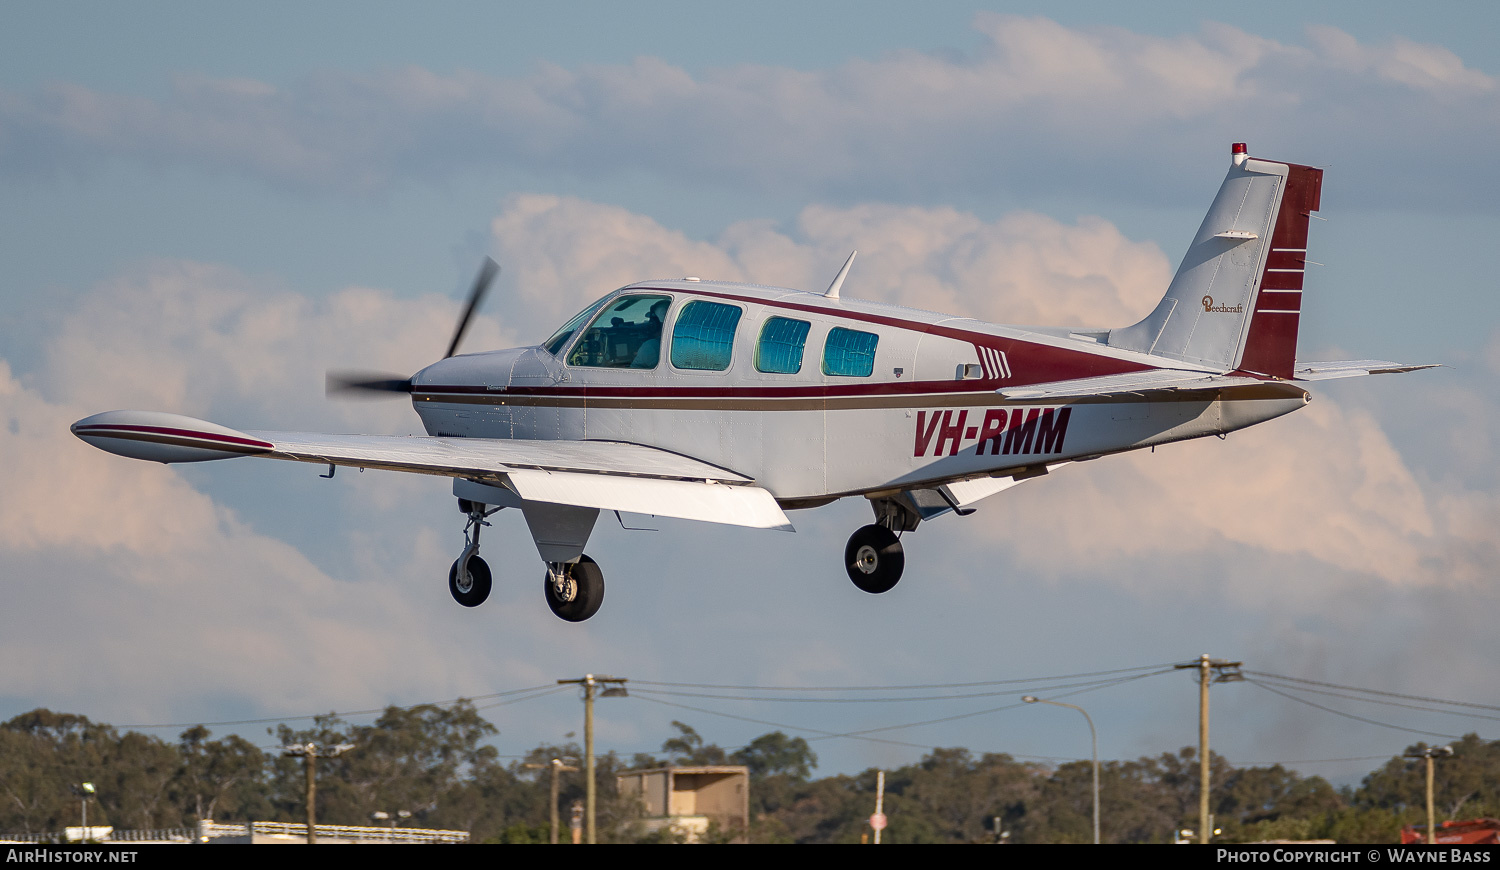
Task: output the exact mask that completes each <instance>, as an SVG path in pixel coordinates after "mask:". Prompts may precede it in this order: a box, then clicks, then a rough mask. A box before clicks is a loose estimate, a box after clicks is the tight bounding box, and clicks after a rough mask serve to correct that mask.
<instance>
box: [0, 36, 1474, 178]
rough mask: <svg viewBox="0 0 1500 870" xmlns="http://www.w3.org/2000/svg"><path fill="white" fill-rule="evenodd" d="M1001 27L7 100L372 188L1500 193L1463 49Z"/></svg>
mask: <svg viewBox="0 0 1500 870" xmlns="http://www.w3.org/2000/svg"><path fill="white" fill-rule="evenodd" d="M975 27H976V29H977V30H978V31H979V32H980V33H981V34H982V35H983V37H984V39H985V43H984V44H983V46H982V47H981V48H980V49H979V50H978V51H977V52H976V53H975V54H974V55H973V56H971V57H967V58H954V57H951V56H947V55H940V54H923V53H918V52H910V51H907V52H898V53H894V54H891V55H889V56H886V57H882V58H880V59H876V60H855V61H850V62H847V63H845V64H842V65H840V66H836V67H833V68H831V69H827V70H818V71H802V70H793V69H787V68H781V67H769V66H737V67H730V68H724V69H717V70H712V71H709V72H707V73H705V74H703V75H700V76H693V75H690V74H689V73H687V72H686V71H684V70H682V69H681V68H678V67H675V66H672V65H671V64H670V63H668V62H666V61H664V60H661V59H658V58H651V57H643V58H638V59H637V60H635V61H633V62H632V63H630V64H626V65H620V66H607V67H606V66H593V67H581V68H578V69H564V68H561V67H556V66H550V65H548V66H542V67H541V68H539V69H538V70H537V71H536V72H534V73H532V74H531V75H528V76H525V77H518V78H492V77H487V76H484V75H480V74H477V73H473V72H463V71H461V72H456V73H453V74H451V75H441V74H438V73H435V72H433V71H431V70H427V69H423V68H420V67H405V68H399V69H393V70H389V71H384V72H378V73H370V74H357V73H348V72H325V73H321V74H318V75H315V76H312V77H310V78H308V79H307V80H305V81H303V82H301V83H300V84H297V85H295V86H293V87H290V88H275V87H271V86H270V85H267V84H264V83H259V82H254V81H245V80H241V79H233V80H221V81H212V80H203V79H195V78H182V79H180V80H179V81H178V82H177V85H176V88H175V90H174V92H173V94H172V96H170V97H169V98H166V99H163V100H149V99H144V98H139V97H127V96H122V95H118V94H111V93H105V92H98V91H92V90H89V89H86V88H83V87H80V86H77V85H71V84H60V85H55V86H51V87H49V88H47V89H45V90H43V91H41V92H39V93H34V94H21V93H16V92H10V93H0V128H3V129H4V130H5V131H6V133H7V136H6V139H5V140H4V141H3V146H4V147H5V149H6V151H5V155H6V157H7V160H6V163H7V164H8V165H10V166H12V167H14V168H15V169H16V170H17V171H27V172H34V171H35V169H36V168H37V166H38V165H46V166H59V165H73V163H72V162H71V161H76V160H79V159H81V158H83V155H92V156H93V158H95V159H97V158H99V157H113V156H127V157H131V158H134V159H138V160H142V161H145V162H147V163H149V164H153V165H160V164H169V165H175V164H181V163H186V164H192V165H207V166H212V167H217V168H227V169H230V170H233V171H236V172H242V173H247V174H250V175H254V176H258V177H261V178H264V179H268V180H270V181H272V182H274V183H277V184H284V185H290V186H293V187H296V188H299V189H320V190H323V189H333V190H343V191H371V190H377V189H381V188H384V187H386V186H387V185H389V184H390V183H392V182H393V181H395V180H407V179H430V178H433V177H435V176H437V177H441V176H446V175H449V174H451V173H454V172H460V171H464V170H466V169H469V168H474V167H480V168H490V167H507V168H514V167H521V168H524V169H525V170H527V171H530V172H554V171H560V172H564V173H569V174H576V175H584V176H598V175H620V174H624V173H632V172H637V171H642V170H644V171H646V172H648V173H659V174H662V175H664V176H668V177H671V178H673V179H674V180H676V181H678V182H681V181H683V180H694V181H698V182H704V181H707V182H712V183H714V184H718V185H731V186H738V185H748V186H752V187H755V188H773V189H779V190H785V191H803V192H806V191H813V192H816V193H818V194H825V195H826V194H828V193H834V194H837V195H839V196H843V197H847V196H848V195H849V193H850V192H851V191H857V192H858V194H857V195H858V197H859V198H868V197H870V196H872V195H875V196H879V197H881V198H886V199H890V198H906V197H910V196H913V195H918V196H931V195H932V194H933V193H934V192H935V191H936V192H942V193H945V194H952V193H954V192H972V191H975V190H981V191H985V192H986V193H987V194H988V195H990V196H995V195H998V194H1000V193H1003V192H1005V191H1006V190H1016V189H1031V187H1032V186H1033V185H1034V184H1035V183H1036V178H1035V167H1036V166H1037V165H1039V164H1050V165H1057V164H1061V165H1063V166H1065V167H1067V169H1066V171H1062V172H1052V173H1048V174H1047V175H1046V178H1047V181H1048V183H1049V184H1054V185H1061V188H1062V189H1064V190H1068V191H1069V192H1077V191H1087V192H1088V193H1089V195H1090V196H1092V197H1095V198H1097V197H1100V196H1125V197H1129V198H1132V199H1134V198H1139V197H1141V196H1150V197H1156V198H1160V196H1161V195H1162V190H1163V185H1162V184H1160V183H1155V182H1148V181H1146V180H1144V179H1141V178H1139V177H1136V174H1135V172H1134V167H1135V166H1138V165H1140V164H1141V162H1142V161H1143V160H1151V161H1153V162H1156V163H1159V164H1161V165H1167V166H1170V165H1174V164H1184V163H1185V162H1186V161H1193V162H1192V163H1191V164H1189V165H1201V163H1200V162H1199V161H1202V160H1204V159H1205V158H1204V153H1203V152H1204V149H1205V148H1207V147H1208V145H1209V143H1213V147H1214V149H1215V151H1217V149H1219V148H1222V147H1223V146H1224V145H1225V144H1227V142H1228V141H1231V140H1232V139H1243V138H1253V139H1257V140H1259V141H1260V142H1263V143H1269V144H1270V145H1273V146H1274V147H1276V148H1278V149H1281V148H1287V149H1294V150H1293V151H1291V153H1278V154H1276V155H1274V156H1277V157H1281V158H1284V159H1295V160H1299V161H1302V162H1316V161H1319V160H1321V161H1323V162H1328V161H1331V160H1333V159H1334V158H1335V157H1337V159H1338V160H1339V163H1340V170H1341V172H1351V173H1355V174H1362V173H1369V174H1371V175H1380V174H1387V173H1386V168H1387V167H1388V166H1389V161H1392V160H1401V159H1403V158H1407V159H1406V164H1407V172H1406V173H1404V174H1403V176H1402V179H1401V180H1400V183H1399V184H1396V185H1395V186H1394V189H1393V187H1392V185H1389V184H1388V185H1386V186H1384V187H1380V188H1367V187H1361V188H1360V189H1361V194H1360V195H1361V196H1379V197H1386V198H1387V201H1389V198H1390V197H1393V196H1395V195H1396V193H1397V192H1399V193H1400V195H1402V196H1413V197H1427V198H1428V199H1430V197H1431V196H1433V191H1434V190H1440V191H1442V192H1443V194H1444V195H1445V196H1446V195H1450V194H1453V193H1454V192H1457V193H1460V194H1463V195H1465V196H1466V199H1465V200H1464V201H1465V202H1467V203H1469V204H1470V205H1471V206H1473V207H1482V208H1489V207H1491V206H1492V203H1489V202H1487V201H1486V200H1485V199H1484V198H1483V197H1480V196H1478V195H1477V194H1472V193H1468V191H1472V190H1482V189H1487V188H1490V187H1493V186H1495V185H1493V184H1486V183H1485V181H1484V179H1493V176H1492V175H1490V174H1488V173H1493V172H1494V170H1493V169H1489V168H1487V167H1489V166H1490V164H1491V163H1492V162H1493V161H1490V160H1488V159H1487V155H1486V154H1485V152H1484V151H1483V150H1482V149H1483V148H1484V143H1486V142H1488V141H1493V139H1494V138H1495V134H1496V133H1500V130H1497V129H1496V128H1497V124H1500V112H1497V111H1496V108H1497V103H1496V100H1497V90H1496V88H1495V87H1494V79H1493V78H1492V77H1491V76H1489V75H1488V74H1486V73H1484V72H1482V71H1480V70H1476V69H1472V68H1470V67H1467V66H1465V65H1464V63H1463V62H1462V60H1461V59H1460V58H1459V57H1458V56H1457V55H1455V54H1454V53H1453V52H1452V51H1450V50H1448V49H1446V48H1444V47H1442V46H1437V45H1426V44H1419V43H1414V42H1411V41H1407V40H1401V39H1397V40H1392V41H1390V42H1387V43H1384V44H1364V43H1360V42H1358V41H1357V40H1356V39H1355V38H1354V37H1352V36H1350V35H1349V34H1347V33H1345V32H1343V31H1340V30H1337V29H1335V28H1331V27H1315V28H1311V29H1310V30H1309V32H1308V37H1307V44H1306V45H1296V44H1286V43H1281V42H1277V41H1275V40H1270V39H1266V38H1264V37H1260V36H1257V35H1255V34H1253V33H1250V32H1247V31H1245V30H1242V29H1239V28H1237V27H1234V26H1231V25H1227V24H1212V23H1211V24H1206V25H1204V26H1203V28H1202V29H1201V30H1200V31H1199V32H1197V33H1193V34H1183V35H1177V36H1167V37H1163V36H1153V35H1145V34H1140V33H1135V32H1131V31H1127V30H1123V29H1076V28H1070V27H1066V26H1064V25H1061V24H1058V23H1057V22H1054V21H1051V20H1048V19H1045V18H1021V17H1015V16H1006V15H995V14H990V13H983V14H980V15H978V16H976V18H975ZM1251 133H1253V134H1254V135H1253V136H1251V135H1249V134H1251ZM1371 141H1379V142H1380V143H1381V148H1380V149H1378V151H1379V153H1378V155H1377V154H1374V153H1370V152H1371V151H1372V149H1369V148H1368V146H1367V143H1368V142H1371ZM1252 144H1255V143H1252ZM1417 157H1420V158H1421V159H1413V158H1417ZM1476 173H1478V175H1477V176H1476ZM1456 174H1461V175H1463V176H1464V178H1465V179H1466V180H1465V182H1464V183H1463V184H1460V185H1453V184H1450V183H1449V179H1450V178H1451V176H1454V175H1456ZM1408 176H1410V177H1409V178H1408ZM1351 177H1352V176H1351ZM1167 187H1170V185H1167ZM1424 201H1427V200H1424ZM1449 204H1450V205H1451V202H1450V203H1449Z"/></svg>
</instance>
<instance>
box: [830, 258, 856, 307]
mask: <svg viewBox="0 0 1500 870" xmlns="http://www.w3.org/2000/svg"><path fill="white" fill-rule="evenodd" d="M858 253H859V251H850V252H849V259H847V260H845V261H844V268H842V269H840V270H839V276H838V277H837V278H834V279H833V283H832V284H829V285H828V289H827V290H826V291H824V293H823V295H824V296H826V297H828V298H829V299H837V298H839V288H840V287H842V286H844V278H846V277H847V276H848V275H849V267H850V266H852V265H854V257H855V255H857V254H858Z"/></svg>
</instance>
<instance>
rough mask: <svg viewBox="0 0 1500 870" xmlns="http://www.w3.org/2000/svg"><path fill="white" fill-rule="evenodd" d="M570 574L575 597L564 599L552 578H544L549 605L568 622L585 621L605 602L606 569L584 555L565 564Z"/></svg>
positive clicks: (543, 586)
mask: <svg viewBox="0 0 1500 870" xmlns="http://www.w3.org/2000/svg"><path fill="white" fill-rule="evenodd" d="M564 570H566V571H567V572H568V576H570V577H572V578H573V598H572V600H570V601H563V600H562V599H560V598H558V597H557V594H556V593H555V592H553V590H552V578H551V577H543V578H542V588H543V590H544V591H545V593H546V595H547V606H548V607H550V608H552V612H553V613H555V614H557V617H558V618H559V619H565V620H567V621H568V622H583V621H584V620H585V619H588V618H589V617H590V616H593V615H594V614H596V613H598V612H599V605H601V604H603V603H604V571H602V570H601V569H600V568H599V565H598V563H596V562H595V561H594V560H593V559H590V558H589V557H588V556H582V557H580V558H579V559H578V561H577V562H576V563H574V564H571V565H567V566H565V568H564Z"/></svg>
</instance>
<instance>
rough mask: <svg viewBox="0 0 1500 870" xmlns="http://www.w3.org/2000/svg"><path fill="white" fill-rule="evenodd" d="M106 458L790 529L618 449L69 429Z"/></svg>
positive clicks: (661, 453) (154, 422) (631, 448)
mask: <svg viewBox="0 0 1500 870" xmlns="http://www.w3.org/2000/svg"><path fill="white" fill-rule="evenodd" d="M73 433H74V434H75V435H77V436H78V437H79V438H81V439H83V440H84V441H86V442H88V443H89V444H92V445H94V446H95V447H98V448H100V449H102V450H107V451H109V452H110V453H117V454H120V455H122V456H130V457H133V458H136V459H151V460H155V461H157V462H198V461H203V460H210V459H228V458H231V457H235V456H260V457H264V458H268V459H287V460H291V461H294V462H310V463H316V464H319V465H330V466H338V465H342V466H349V467H355V468H378V469H384V470H388V471H406V472H414V473H417V474H432V475H438V476H442V477H456V478H464V479H467V480H475V481H482V482H485V483H489V484H493V485H499V486H503V487H505V488H506V489H508V490H510V491H511V492H514V493H516V495H518V496H519V497H520V498H522V499H524V500H527V501H537V502H547V503H553V504H567V505H576V506H579V507H591V508H599V509H601V510H619V511H629V512H632V513H641V514H654V515H656V516H663V517H676V518H680V519H689V520H703V521H706V522H715V523H727V524H730V525H738V526H750V527H754V528H769V529H783V530H787V531H790V530H791V528H792V526H791V523H790V522H789V521H788V520H787V518H786V514H784V513H782V511H781V508H780V506H778V505H777V504H776V499H775V498H774V497H773V496H772V495H771V493H770V492H768V491H766V490H765V489H763V488H762V487H759V486H756V485H755V481H753V480H751V479H750V478H748V477H745V476H743V475H740V474H736V473H734V472H732V471H728V470H726V469H723V468H719V467H718V466H714V465H709V464H708V463H705V462H700V461H698V460H696V459H693V458H692V457H690V456H682V455H680V454H676V453H671V452H668V451H666V450H658V449H656V448H653V447H644V446H641V445H639V444H627V443H623V442H617V441H523V440H510V439H491V438H438V437H431V436H417V435H411V436H400V435H324V434H317V433H310V432H270V431H260V430H250V431H243V432H242V431H238V430H234V429H230V428H228V427H225V426H219V425H217V424H214V423H208V422H206V421H203V420H197V419H194V418H192V417H183V416H181V415H177V414H165V413H160V412H154V411H109V412H106V413H103V414H95V415H94V416H92V417H88V418H86V419H83V420H79V421H78V422H77V423H74V424H73Z"/></svg>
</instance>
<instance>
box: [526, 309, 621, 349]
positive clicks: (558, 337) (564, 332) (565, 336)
mask: <svg viewBox="0 0 1500 870" xmlns="http://www.w3.org/2000/svg"><path fill="white" fill-rule="evenodd" d="M608 298H609V297H608V296H606V297H604V299H608ZM604 299H600V300H599V301H597V302H595V303H594V304H593V305H590V306H589V307H587V308H585V309H583V310H582V311H580V312H578V313H577V314H575V315H573V319H572V320H569V321H568V322H567V323H565V324H563V327H562V328H561V329H559V330H558V331H556V332H554V333H552V337H551V338H549V339H547V340H546V341H545V342H543V343H542V347H544V348H546V350H547V353H550V354H552V355H553V356H558V355H560V354H561V353H562V352H563V348H565V347H567V346H568V342H569V341H571V340H572V339H573V335H574V334H575V333H577V332H578V328H579V327H581V326H583V324H584V323H585V322H586V321H587V320H588V319H589V318H590V317H593V316H594V312H595V311H598V310H599V306H601V305H603V304H604Z"/></svg>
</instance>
